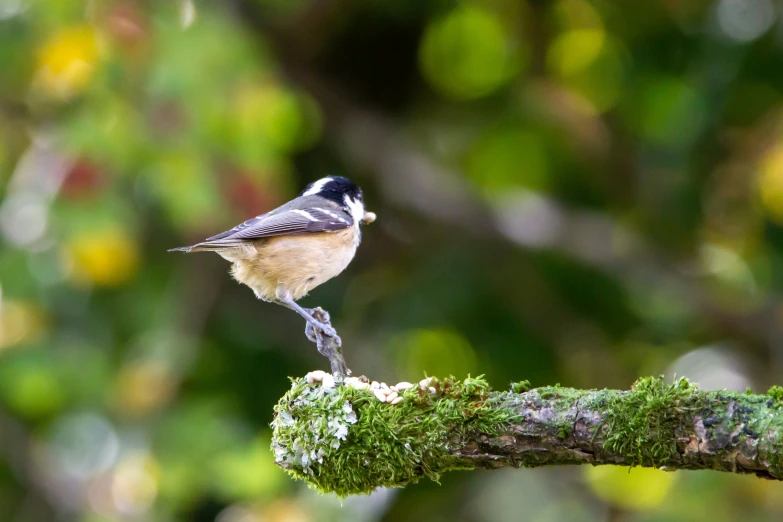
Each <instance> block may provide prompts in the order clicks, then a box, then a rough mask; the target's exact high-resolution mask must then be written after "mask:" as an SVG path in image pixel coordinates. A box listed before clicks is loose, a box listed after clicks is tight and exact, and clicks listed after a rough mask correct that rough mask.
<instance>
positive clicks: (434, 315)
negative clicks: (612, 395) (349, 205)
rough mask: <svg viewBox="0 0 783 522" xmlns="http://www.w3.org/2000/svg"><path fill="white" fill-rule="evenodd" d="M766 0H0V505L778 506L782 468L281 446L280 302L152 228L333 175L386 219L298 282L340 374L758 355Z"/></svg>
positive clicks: (291, 519)
mask: <svg viewBox="0 0 783 522" xmlns="http://www.w3.org/2000/svg"><path fill="white" fill-rule="evenodd" d="M781 7H782V6H781V4H780V3H778V2H774V1H773V0H688V1H677V0H645V1H637V2H613V1H609V0H596V1H594V2H590V1H588V0H557V1H543V0H528V1H523V2H520V1H517V0H464V1H460V2H457V1H444V0H431V1H421V0H362V1H357V0H329V1H327V0H289V1H284V0H224V1H220V2H208V1H206V0H202V1H190V0H184V1H173V0H172V1H166V2H163V1H153V0H148V1H138V2H134V1H130V0H92V1H78V0H74V1H62V0H60V1H55V0H51V1H45V0H0V238H1V239H0V241H1V242H0V245H2V246H0V520H3V521H8V522H23V521H24V522H27V521H30V522H38V521H77V522H108V521H151V522H158V521H160V522H167V521H198V522H202V521H205V522H206V521H217V522H309V521H343V520H350V521H359V522H363V521H367V522H372V521H392V520H410V521H419V520H421V521H424V520H426V521H428V522H436V521H466V522H468V521H506V520H522V521H529V522H539V521H541V522H544V521H562V520H569V521H585V522H588V521H589V522H592V521H678V520H682V521H686V520H687V521H702V520H709V521H710V522H722V521H733V520H754V521H756V520H758V521H773V520H780V519H781V517H783V486H781V485H780V484H778V483H773V482H767V481H761V480H757V479H755V478H752V477H737V476H730V475H723V474H718V473H708V472H680V473H664V472H658V471H650V470H633V471H631V472H630V473H629V470H628V469H627V468H609V467H602V468H584V469H580V468H563V469H553V468H550V469H539V470H502V471H492V472H481V471H475V472H470V473H454V474H450V475H447V476H444V477H443V479H442V484H441V485H437V484H434V483H430V482H422V483H420V484H418V485H415V486H411V487H408V488H407V489H405V490H388V491H379V492H377V493H375V494H373V495H372V496H369V497H361V498H352V499H348V500H346V501H345V502H343V503H340V502H339V501H337V500H336V499H334V498H330V497H324V496H318V495H316V494H315V493H313V492H311V491H310V490H308V489H307V488H306V487H303V486H302V485H301V484H296V483H293V482H292V481H290V480H289V479H288V478H287V477H286V476H285V475H284V474H283V472H282V471H280V470H278V469H277V468H276V467H275V466H274V465H273V464H272V455H271V453H270V451H269V442H270V441H269V437H270V429H269V426H268V424H269V422H270V421H271V413H272V406H273V405H274V403H275V402H276V400H277V399H278V398H279V397H280V396H281V395H282V394H283V393H284V392H285V391H286V390H287V388H288V387H289V382H288V380H287V377H288V376H289V375H290V376H301V375H304V373H306V372H307V371H309V370H313V369H317V368H320V369H325V368H328V363H327V361H326V360H325V359H323V358H322V357H321V356H319V355H318V353H317V352H316V350H315V348H314V346H313V345H312V344H310V343H308V342H307V341H306V339H305V337H304V335H303V328H304V323H303V321H302V320H301V319H300V318H299V317H298V316H296V315H295V314H293V313H292V312H290V311H288V310H285V309H283V308H281V307H275V306H273V305H269V304H263V303H260V302H258V301H256V300H255V298H254V297H253V295H252V293H251V292H250V291H249V290H248V289H247V288H244V287H241V286H239V285H238V284H236V283H235V282H233V281H232V280H231V279H230V277H229V276H228V275H227V270H228V265H227V263H226V262H224V261H223V260H222V259H220V258H219V257H218V256H214V255H209V254H198V255H192V256H185V255H182V254H173V253H168V252H166V250H167V249H168V248H171V247H174V246H180V245H184V244H190V243H193V242H195V241H197V240H199V239H201V238H203V237H206V236H208V235H212V234H215V233H217V232H219V231H222V230H225V229H227V228H230V227H231V226H233V225H234V224H236V223H237V222H240V221H242V220H244V219H247V218H249V217H252V216H254V215H257V214H259V213H262V212H265V211H268V210H270V209H272V208H274V207H275V206H277V205H279V204H281V203H283V202H285V201H286V200H288V199H289V198H291V197H292V196H294V195H295V194H296V193H297V192H298V191H299V190H301V188H302V187H303V186H304V185H305V184H306V183H308V182H310V181H313V180H315V179H317V178H320V177H322V176H324V175H326V174H341V175H346V176H349V177H351V178H353V179H354V180H356V181H357V182H358V183H359V184H360V185H361V186H362V187H363V188H364V190H365V195H366V201H367V205H368V207H369V209H370V210H373V211H375V212H377V213H378V216H379V219H378V221H377V222H376V223H375V224H373V225H371V226H368V227H367V228H365V234H364V242H363V244H362V246H361V248H360V249H359V253H358V255H357V258H356V259H355V261H354V262H353V264H352V265H351V266H350V267H349V268H348V270H347V271H346V272H345V273H344V274H343V275H342V276H341V277H340V278H338V279H336V280H333V281H331V282H330V283H328V284H326V285H324V286H323V287H321V288H318V289H317V290H316V291H314V292H313V293H312V295H311V296H309V297H308V298H306V299H305V300H304V301H303V304H305V305H306V306H316V305H321V306H323V307H325V308H326V309H328V310H329V311H330V312H331V314H332V318H333V321H334V324H335V325H336V327H337V328H338V330H339V332H340V334H341V335H342V338H343V340H344V344H345V349H346V356H347V360H348V362H349V365H350V366H351V367H352V368H353V369H354V371H355V372H356V373H357V374H366V375H368V376H370V377H371V378H373V379H377V380H383V381H386V382H389V383H392V382H397V381H401V380H409V381H415V380H417V379H420V378H421V377H423V375H424V373H425V372H427V373H428V374H430V375H433V374H434V375H448V374H450V373H451V374H454V375H456V376H465V375H467V374H468V373H470V374H472V375H477V374H485V375H486V376H487V378H488V379H489V381H490V382H491V383H492V384H493V386H495V387H496V388H500V389H502V388H505V387H507V386H508V384H509V382H510V381H512V380H521V379H530V380H531V381H532V383H533V385H542V384H554V383H558V382H559V383H560V384H562V385H564V386H574V387H598V388H601V387H619V388H627V387H628V386H630V385H631V383H632V382H633V381H634V380H635V378H636V377H638V376H642V375H650V374H653V375H657V374H665V375H667V376H669V377H672V376H673V375H675V374H676V375H678V376H679V375H685V376H688V377H690V378H691V379H693V380H694V381H696V382H698V383H700V385H701V386H702V387H704V388H724V387H727V388H731V389H737V390H744V389H746V388H747V387H750V388H751V389H752V390H754V391H757V392H763V391H764V390H766V389H767V387H768V386H769V385H770V384H773V383H781V382H783V306H781V305H782V304H783V303H781V292H783V272H781V269H780V267H781V261H782V260H783V228H782V227H783V9H781Z"/></svg>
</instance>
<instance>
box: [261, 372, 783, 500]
mask: <svg viewBox="0 0 783 522" xmlns="http://www.w3.org/2000/svg"><path fill="white" fill-rule="evenodd" d="M512 388H516V390H514V389H512V390H511V391H505V392H495V391H490V390H489V387H488V385H487V384H486V382H485V381H483V380H481V379H466V380H465V381H456V380H446V381H443V382H439V383H437V382H436V384H435V387H434V391H433V390H432V389H430V390H428V389H420V388H419V387H418V386H417V387H414V388H412V389H410V390H407V391H405V392H404V393H402V394H401V396H403V397H404V402H402V403H401V404H398V405H391V404H386V403H382V402H380V401H379V400H377V399H376V397H375V396H374V395H373V393H372V390H357V389H353V388H351V387H350V386H345V385H341V384H340V383H338V385H337V386H336V387H335V388H334V389H326V390H324V389H319V385H318V384H317V383H316V384H307V383H305V382H304V381H303V380H299V381H294V385H293V387H292V390H291V391H290V392H289V393H288V394H287V395H286V396H285V397H284V398H283V399H282V400H281V402H280V403H279V404H278V406H277V408H276V418H275V421H274V422H273V424H272V425H273V427H274V437H273V449H274V450H275V454H276V462H277V464H278V465H280V466H281V467H283V468H284V469H286V470H287V471H288V472H289V473H290V474H292V475H293V476H295V477H297V478H300V479H304V480H305V481H307V482H308V483H310V484H311V485H312V486H314V487H316V488H318V489H320V490H322V491H329V492H336V493H337V494H338V495H341V496H343V495H348V494H353V493H367V492H369V491H372V490H373V489H375V488H376V487H379V486H404V485H405V484H407V483H409V482H415V481H417V480H418V479H419V478H420V477H422V476H429V477H431V478H435V479H436V478H437V477H438V475H439V474H440V473H443V472H446V471H450V470H456V469H472V468H490V469H494V468H500V467H505V466H513V467H537V466H547V465H564V464H592V465H602V464H615V465H623V466H637V465H640V466H645V467H657V468H662V469H665V470H671V471H673V470H678V469H689V470H717V471H724V472H732V473H747V474H755V475H757V476H759V477H763V478H767V479H775V480H783V465H781V462H780V454H781V452H783V413H781V412H782V411H783V410H781V408H783V406H782V405H781V400H782V399H783V393H782V392H783V389H781V388H779V387H773V389H772V390H770V392H769V393H768V394H766V395H756V394H750V393H737V392H730V391H725V390H724V391H701V390H699V389H698V388H697V387H696V386H694V385H692V384H690V383H689V382H688V381H687V380H684V379H680V380H679V381H677V382H675V383H673V384H666V383H665V382H664V381H663V379H660V378H643V379H640V380H639V381H637V382H636V383H635V385H634V387H633V388H632V389H631V390H629V391H619V390H577V389H572V388H561V387H543V388H538V389H533V390H529V391H526V390H525V386H524V385H515V386H513V387H512ZM341 426H342V427H343V428H345V429H344V430H343V431H342V432H340V431H339V430H340V429H341V428H340V427H341ZM335 434H336V436H335Z"/></svg>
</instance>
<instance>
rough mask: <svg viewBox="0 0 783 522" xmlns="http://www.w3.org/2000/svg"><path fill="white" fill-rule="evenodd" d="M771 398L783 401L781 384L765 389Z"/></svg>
mask: <svg viewBox="0 0 783 522" xmlns="http://www.w3.org/2000/svg"><path fill="white" fill-rule="evenodd" d="M767 395H769V396H770V397H771V398H772V400H774V401H776V402H781V403H783V386H777V385H775V386H773V387H771V388H770V389H769V390H768V391H767Z"/></svg>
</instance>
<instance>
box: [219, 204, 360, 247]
mask: <svg viewBox="0 0 783 522" xmlns="http://www.w3.org/2000/svg"><path fill="white" fill-rule="evenodd" d="M352 225H353V219H352V218H351V216H350V214H348V213H346V212H344V211H342V210H336V209H328V208H319V207H311V208H304V209H289V210H285V211H283V212H279V213H270V214H264V215H261V216H258V217H254V218H252V219H248V220H247V221H245V222H244V223H242V224H241V225H237V226H236V227H234V228H232V229H231V230H227V231H225V232H223V233H221V234H218V235H216V236H212V237H210V238H208V239H207V240H206V241H205V242H207V243H211V242H216V243H219V242H223V241H231V242H233V241H236V240H243V239H244V240H248V239H259V238H263V237H271V236H283V235H294V234H309V233H315V232H336V231H338V230H343V229H345V228H348V227H350V226H352Z"/></svg>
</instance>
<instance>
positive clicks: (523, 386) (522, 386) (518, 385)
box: [511, 381, 530, 393]
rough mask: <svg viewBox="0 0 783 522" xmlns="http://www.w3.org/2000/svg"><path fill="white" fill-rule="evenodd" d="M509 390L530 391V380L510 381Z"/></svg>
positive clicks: (516, 391) (517, 391)
mask: <svg viewBox="0 0 783 522" xmlns="http://www.w3.org/2000/svg"><path fill="white" fill-rule="evenodd" d="M511 391H512V392H514V393H525V392H527V391H530V381H519V382H512V383H511Z"/></svg>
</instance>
